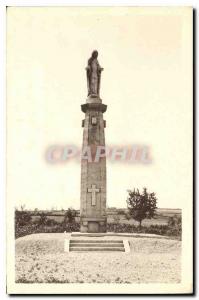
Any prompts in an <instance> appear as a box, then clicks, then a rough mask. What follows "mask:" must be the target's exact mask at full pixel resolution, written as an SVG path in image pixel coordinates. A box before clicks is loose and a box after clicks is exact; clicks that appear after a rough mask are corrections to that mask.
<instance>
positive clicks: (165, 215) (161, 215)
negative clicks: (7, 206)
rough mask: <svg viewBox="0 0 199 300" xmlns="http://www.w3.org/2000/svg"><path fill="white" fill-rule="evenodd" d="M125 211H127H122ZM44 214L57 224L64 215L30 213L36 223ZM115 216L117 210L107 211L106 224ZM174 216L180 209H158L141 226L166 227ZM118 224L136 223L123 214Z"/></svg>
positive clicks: (57, 213)
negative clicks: (152, 216)
mask: <svg viewBox="0 0 199 300" xmlns="http://www.w3.org/2000/svg"><path fill="white" fill-rule="evenodd" d="M124 211H127V210H124ZM42 212H44V213H46V215H47V217H48V219H53V220H55V221H56V222H58V223H61V222H63V220H64V214H65V211H56V212H55V211H47V212H46V211H38V212H37V213H35V212H31V213H32V221H33V222H34V221H36V220H37V219H39V218H40V216H39V214H40V213H42ZM116 214H117V210H116V211H112V212H111V211H110V210H109V211H108V213H107V217H108V218H107V222H108V223H114V222H115V220H114V216H115V215H116ZM175 215H178V216H179V215H181V209H169V208H158V209H157V211H156V216H155V218H154V219H151V220H149V219H145V220H143V223H142V225H143V226H150V225H167V223H168V220H169V217H172V216H175ZM118 216H119V223H121V224H135V225H136V224H137V222H136V221H134V220H132V219H130V220H127V218H126V215H125V214H124V213H122V214H119V215H118ZM75 219H76V221H77V222H78V221H79V217H76V218H75Z"/></svg>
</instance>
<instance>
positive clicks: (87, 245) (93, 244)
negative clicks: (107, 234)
mask: <svg viewBox="0 0 199 300" xmlns="http://www.w3.org/2000/svg"><path fill="white" fill-rule="evenodd" d="M70 246H71V247H123V244H122V243H118V244H117V243H110V244H109V243H70Z"/></svg>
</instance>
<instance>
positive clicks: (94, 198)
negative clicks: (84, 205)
mask: <svg viewBox="0 0 199 300" xmlns="http://www.w3.org/2000/svg"><path fill="white" fill-rule="evenodd" d="M99 191H100V190H99V189H97V188H96V185H95V184H92V185H91V189H88V193H92V194H91V205H93V206H94V205H96V193H99Z"/></svg>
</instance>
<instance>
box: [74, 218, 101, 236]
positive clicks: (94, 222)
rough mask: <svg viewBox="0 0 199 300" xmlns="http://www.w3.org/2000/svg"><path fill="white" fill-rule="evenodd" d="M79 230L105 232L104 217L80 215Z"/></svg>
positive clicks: (83, 231)
mask: <svg viewBox="0 0 199 300" xmlns="http://www.w3.org/2000/svg"><path fill="white" fill-rule="evenodd" d="M80 232H82V233H87V232H88V233H100V232H101V233H103V232H106V218H87V217H82V218H81V219H80Z"/></svg>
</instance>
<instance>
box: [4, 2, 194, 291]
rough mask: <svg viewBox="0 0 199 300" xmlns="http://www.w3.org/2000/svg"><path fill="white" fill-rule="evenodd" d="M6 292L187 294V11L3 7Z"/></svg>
mask: <svg viewBox="0 0 199 300" xmlns="http://www.w3.org/2000/svg"><path fill="white" fill-rule="evenodd" d="M6 22H7V29H6V40H7V44H6V60H7V63H6V79H7V83H6V84H7V85H6V94H7V100H6V127H7V141H6V143H7V144H6V160H7V165H6V167H7V179H6V195H7V292H8V293H9V294H191V293H192V292H193V9H192V7H190V6H179V7H166V6H165V7H144V6H142V7H136V6H135V7H133V6H131V7H113V6H112V7H102V6H101V7H100V6H99V7H92V6H89V7H80V6H74V7H73V6H41V7H39V6H34V7H33V6H32V7H31V6H29V7H25V6H21V7H14V6H13V7H12V6H9V7H7V11H6Z"/></svg>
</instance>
